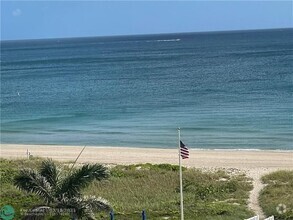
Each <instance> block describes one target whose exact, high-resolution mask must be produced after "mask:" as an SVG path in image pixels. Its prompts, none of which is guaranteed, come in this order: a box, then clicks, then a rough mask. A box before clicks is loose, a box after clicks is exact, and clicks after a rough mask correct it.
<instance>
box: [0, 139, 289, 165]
mask: <svg viewBox="0 0 293 220" xmlns="http://www.w3.org/2000/svg"><path fill="white" fill-rule="evenodd" d="M27 149H28V150H29V152H30V154H31V155H33V156H38V157H49V158H53V159H55V160H59V161H74V160H75V159H76V157H77V156H78V154H79V153H80V151H81V149H82V146H55V145H14V144H2V145H1V157H2V158H11V159H17V158H26V152H27ZM177 155H178V151H177V149H158V148H127V147H106V146H100V147H92V146H91V147H86V148H85V150H84V151H83V153H82V155H81V156H80V158H79V159H78V162H79V163H84V162H97V163H103V164H135V163H171V164H177V163H178V156H177ZM183 165H184V166H188V167H198V168H238V169H255V168H262V169H293V151H253V150H251V151H249V150H193V149H191V150H190V158H189V159H187V160H184V161H183Z"/></svg>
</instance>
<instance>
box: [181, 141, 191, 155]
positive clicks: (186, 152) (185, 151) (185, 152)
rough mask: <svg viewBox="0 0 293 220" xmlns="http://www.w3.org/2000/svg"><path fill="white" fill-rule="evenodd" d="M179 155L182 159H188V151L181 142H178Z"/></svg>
mask: <svg viewBox="0 0 293 220" xmlns="http://www.w3.org/2000/svg"><path fill="white" fill-rule="evenodd" d="M180 155H181V157H182V159H187V158H189V150H188V148H187V147H186V146H185V144H183V142H182V141H180Z"/></svg>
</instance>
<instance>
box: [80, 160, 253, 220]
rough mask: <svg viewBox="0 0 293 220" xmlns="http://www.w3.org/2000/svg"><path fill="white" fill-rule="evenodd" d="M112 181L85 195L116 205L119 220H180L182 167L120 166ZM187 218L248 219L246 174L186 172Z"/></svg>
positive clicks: (112, 171) (249, 185) (248, 185)
mask: <svg viewBox="0 0 293 220" xmlns="http://www.w3.org/2000/svg"><path fill="white" fill-rule="evenodd" d="M111 173H112V177H111V178H110V179H109V180H108V181H103V182H94V183H93V184H92V185H91V186H90V187H88V188H87V189H86V190H85V194H94V195H100V196H102V197H104V198H107V199H108V200H109V202H110V203H111V204H112V205H113V208H114V210H115V213H116V215H117V219H139V213H140V211H141V210H143V209H144V210H146V212H147V216H148V217H149V219H164V218H165V219H179V214H180V213H179V210H180V203H179V195H180V194H179V175H178V166H173V165H169V164H161V165H151V164H138V165H131V166H116V167H114V168H113V169H112V170H111ZM183 176H184V184H183V185H184V190H183V191H184V203H185V206H184V210H185V219H231V220H232V219H244V218H246V217H249V216H252V215H253V214H252V213H251V212H250V211H249V210H248V209H247V204H246V203H247V199H248V194H249V191H250V190H251V189H252V186H251V183H250V182H249V180H248V179H247V177H246V176H245V175H233V176H230V175H228V174H227V173H226V172H224V171H221V170H219V171H216V172H202V171H200V170H196V169H184V174H183Z"/></svg>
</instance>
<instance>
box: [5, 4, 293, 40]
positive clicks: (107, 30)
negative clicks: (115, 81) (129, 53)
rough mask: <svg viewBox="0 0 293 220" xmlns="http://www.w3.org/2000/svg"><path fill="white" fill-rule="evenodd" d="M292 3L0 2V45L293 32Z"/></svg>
mask: <svg viewBox="0 0 293 220" xmlns="http://www.w3.org/2000/svg"><path fill="white" fill-rule="evenodd" d="M292 2H293V1H292V0H289V1H239V0H234V1H208V0H207V1H179V0H178V1H141V0H137V1H93V0H92V1H64V0H63V1H44V0H39V1H25V0H22V1H11V0H2V1H1V40H19V39H42V38H67V37H88V36H112V35H135V34H156V33H178V32H202V31H222V30H247V29H270V28H288V27H289V28H290V27H291V28H292V27H293V15H292V10H293V6H292V4H293V3H292Z"/></svg>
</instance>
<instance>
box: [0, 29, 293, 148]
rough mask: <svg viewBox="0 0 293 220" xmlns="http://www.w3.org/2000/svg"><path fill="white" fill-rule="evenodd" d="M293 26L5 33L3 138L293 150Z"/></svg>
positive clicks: (31, 141)
mask: <svg viewBox="0 0 293 220" xmlns="http://www.w3.org/2000/svg"><path fill="white" fill-rule="evenodd" d="M292 88H293V29H278V30H277V29H276V30H256V31H232V32H209V33H179V34H159V35H140V36H114V37H88V38H70V39H46V40H23V41H1V143H11V144H49V145H57V144H60V145H88V146H129V147H157V148H176V147H177V145H178V133H177V128H178V127H180V128H181V137H182V140H183V142H184V143H185V144H186V145H187V146H189V147H190V148H200V149H260V150H262V149H274V150H293V117H292V116H293V114H292V112H293V111H292V109H293V108H292V107H293V104H292V103H293V102H292V101H293V100H292V98H293V96H292V94H293V93H292V91H293V89H292Z"/></svg>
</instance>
